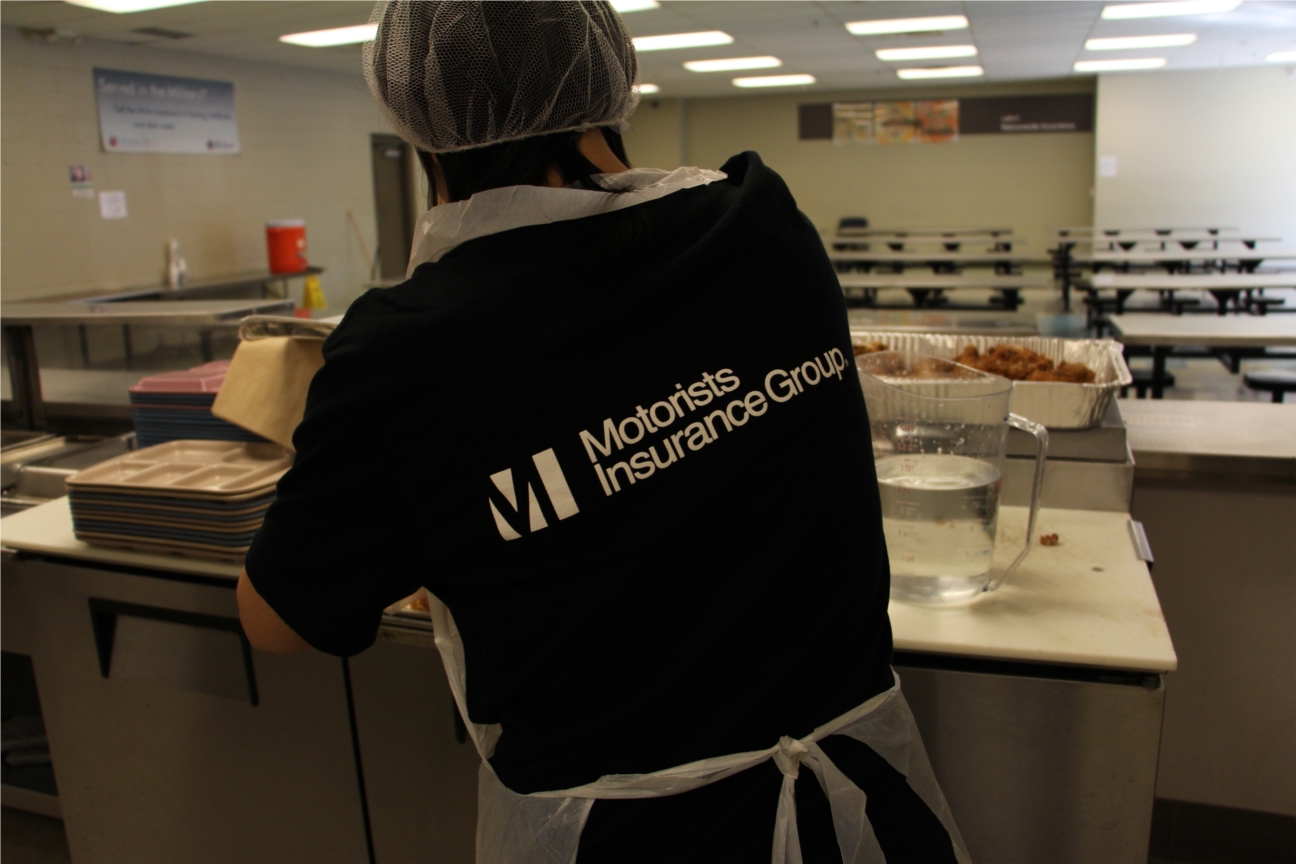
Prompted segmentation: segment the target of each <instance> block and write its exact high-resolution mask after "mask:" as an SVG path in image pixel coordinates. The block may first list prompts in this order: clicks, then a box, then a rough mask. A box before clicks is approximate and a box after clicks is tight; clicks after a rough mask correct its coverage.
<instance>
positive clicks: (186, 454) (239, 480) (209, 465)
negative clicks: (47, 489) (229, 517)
mask: <svg viewBox="0 0 1296 864" xmlns="http://www.w3.org/2000/svg"><path fill="white" fill-rule="evenodd" d="M292 460H293V454H292V451H290V450H288V449H287V448H284V447H280V446H279V445H278V444H269V443H246V442H236V441H168V442H167V443H166V444H158V445H156V446H154V447H147V448H145V449H143V450H136V451H135V452H133V453H126V454H124V455H122V456H118V457H117V458H115V459H109V460H108V461H107V462H101V463H100V464H98V465H95V466H94V467H92V468H87V469H86V470H84V471H81V472H80V473H77V474H74V475H72V476H71V477H69V478H68V480H67V485H68V487H69V488H70V489H72V490H74V491H85V492H89V491H96V492H110V493H113V494H127V495H165V496H172V497H183V498H219V499H221V500H226V501H228V500H235V499H238V498H241V497H255V496H256V495H262V494H265V493H266V492H267V491H268V490H269V489H271V488H273V487H274V485H275V484H276V483H278V482H279V478H280V477H282V476H283V475H284V473H285V472H286V471H287V470H288V469H289V468H290V467H292Z"/></svg>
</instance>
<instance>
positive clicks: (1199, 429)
mask: <svg viewBox="0 0 1296 864" xmlns="http://www.w3.org/2000/svg"><path fill="white" fill-rule="evenodd" d="M1120 410H1121V416H1123V417H1124V418H1125V427H1126V430H1127V434H1128V435H1129V443H1130V449H1131V450H1133V451H1134V453H1135V458H1136V459H1137V454H1139V453H1182V454H1186V455H1191V456H1229V457H1253V458H1268V459H1296V404H1287V403H1277V404H1275V403H1273V402H1207V401H1199V400H1195V399H1122V400H1120Z"/></svg>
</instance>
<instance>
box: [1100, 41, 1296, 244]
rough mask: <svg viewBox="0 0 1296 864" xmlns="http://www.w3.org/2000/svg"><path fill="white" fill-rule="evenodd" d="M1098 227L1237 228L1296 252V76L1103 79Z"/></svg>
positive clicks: (1239, 72)
mask: <svg viewBox="0 0 1296 864" xmlns="http://www.w3.org/2000/svg"><path fill="white" fill-rule="evenodd" d="M1098 97H1099V98H1098V126H1097V136H1098V144H1097V153H1096V154H1095V155H1096V156H1115V157H1116V176H1115V177H1099V178H1098V180H1097V198H1096V200H1095V204H1094V215H1095V218H1096V220H1097V221H1096V222H1095V224H1097V225H1105V226H1110V227H1131V228H1142V227H1157V226H1162V227H1185V228H1205V227H1234V228H1240V229H1242V230H1243V231H1256V232H1259V233H1263V234H1267V235H1271V236H1278V237H1281V238H1283V239H1284V241H1285V242H1284V243H1283V244H1282V246H1283V248H1290V247H1292V246H1296V76H1294V75H1292V74H1290V73H1289V71H1288V69H1287V68H1285V67H1282V66H1276V65H1271V66H1253V67H1248V68H1243V69H1207V70H1201V71H1186V72H1148V73H1143V72H1140V73H1138V74H1126V75H1103V76H1102V77H1101V78H1100V79H1099V82H1098Z"/></svg>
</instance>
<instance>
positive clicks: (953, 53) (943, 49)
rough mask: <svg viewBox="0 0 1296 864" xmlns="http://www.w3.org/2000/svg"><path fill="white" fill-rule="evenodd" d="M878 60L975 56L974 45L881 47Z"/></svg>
mask: <svg viewBox="0 0 1296 864" xmlns="http://www.w3.org/2000/svg"><path fill="white" fill-rule="evenodd" d="M876 54H877V58H878V59H879V60H938V59H941V58H943V57H975V56H977V48H976V46H975V45H933V46H931V47H930V48H882V49H879V50H878V51H877V52H876Z"/></svg>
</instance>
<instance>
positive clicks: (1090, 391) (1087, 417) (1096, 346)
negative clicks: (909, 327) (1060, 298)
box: [851, 329, 1134, 429]
mask: <svg viewBox="0 0 1296 864" xmlns="http://www.w3.org/2000/svg"><path fill="white" fill-rule="evenodd" d="M851 342H852V343H854V344H855V345H864V344H868V343H875V342H880V343H882V344H884V345H886V346H887V348H888V349H889V350H891V351H917V352H919V353H922V354H931V355H933V356H936V357H943V358H945V359H948V360H953V359H954V358H955V357H957V356H958V355H959V353H960V352H961V351H962V350H963V349H964V348H966V347H967V346H968V345H972V346H975V347H976V349H977V350H978V351H980V352H983V353H984V352H985V351H988V350H989V349H990V348H993V347H994V346H996V345H1002V344H1008V345H1018V346H1020V347H1022V348H1029V349H1030V350H1031V351H1035V352H1037V353H1039V354H1043V355H1044V356H1045V357H1048V358H1049V359H1050V360H1052V361H1053V362H1054V363H1061V362H1062V361H1064V360H1065V361H1067V362H1070V363H1083V364H1085V365H1086V366H1088V367H1089V368H1090V369H1092V370H1093V371H1094V383H1092V384H1070V383H1066V382H1062V381H1014V382H1013V392H1012V402H1011V405H1010V407H1011V410H1012V412H1013V413H1014V414H1020V415H1021V416H1023V417H1025V418H1026V419H1027V420H1034V421H1035V422H1036V423H1039V424H1041V425H1043V426H1046V427H1048V428H1049V429H1089V428H1091V427H1094V426H1097V425H1098V424H1099V423H1101V422H1102V419H1103V417H1104V415H1106V413H1107V408H1108V407H1109V406H1110V405H1111V402H1112V399H1114V398H1115V397H1116V394H1117V392H1118V391H1119V390H1120V389H1121V388H1122V387H1128V386H1130V384H1132V383H1133V381H1134V378H1133V376H1132V375H1131V374H1130V370H1129V366H1128V365H1126V363H1125V356H1124V354H1123V349H1122V347H1121V345H1120V343H1119V342H1116V341H1115V340H1112V339H1060V338H1055V337H1051V336H965V335H961V334H955V333H914V332H908V331H906V332H897V331H891V330H864V329H859V330H854V329H853V330H851Z"/></svg>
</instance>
